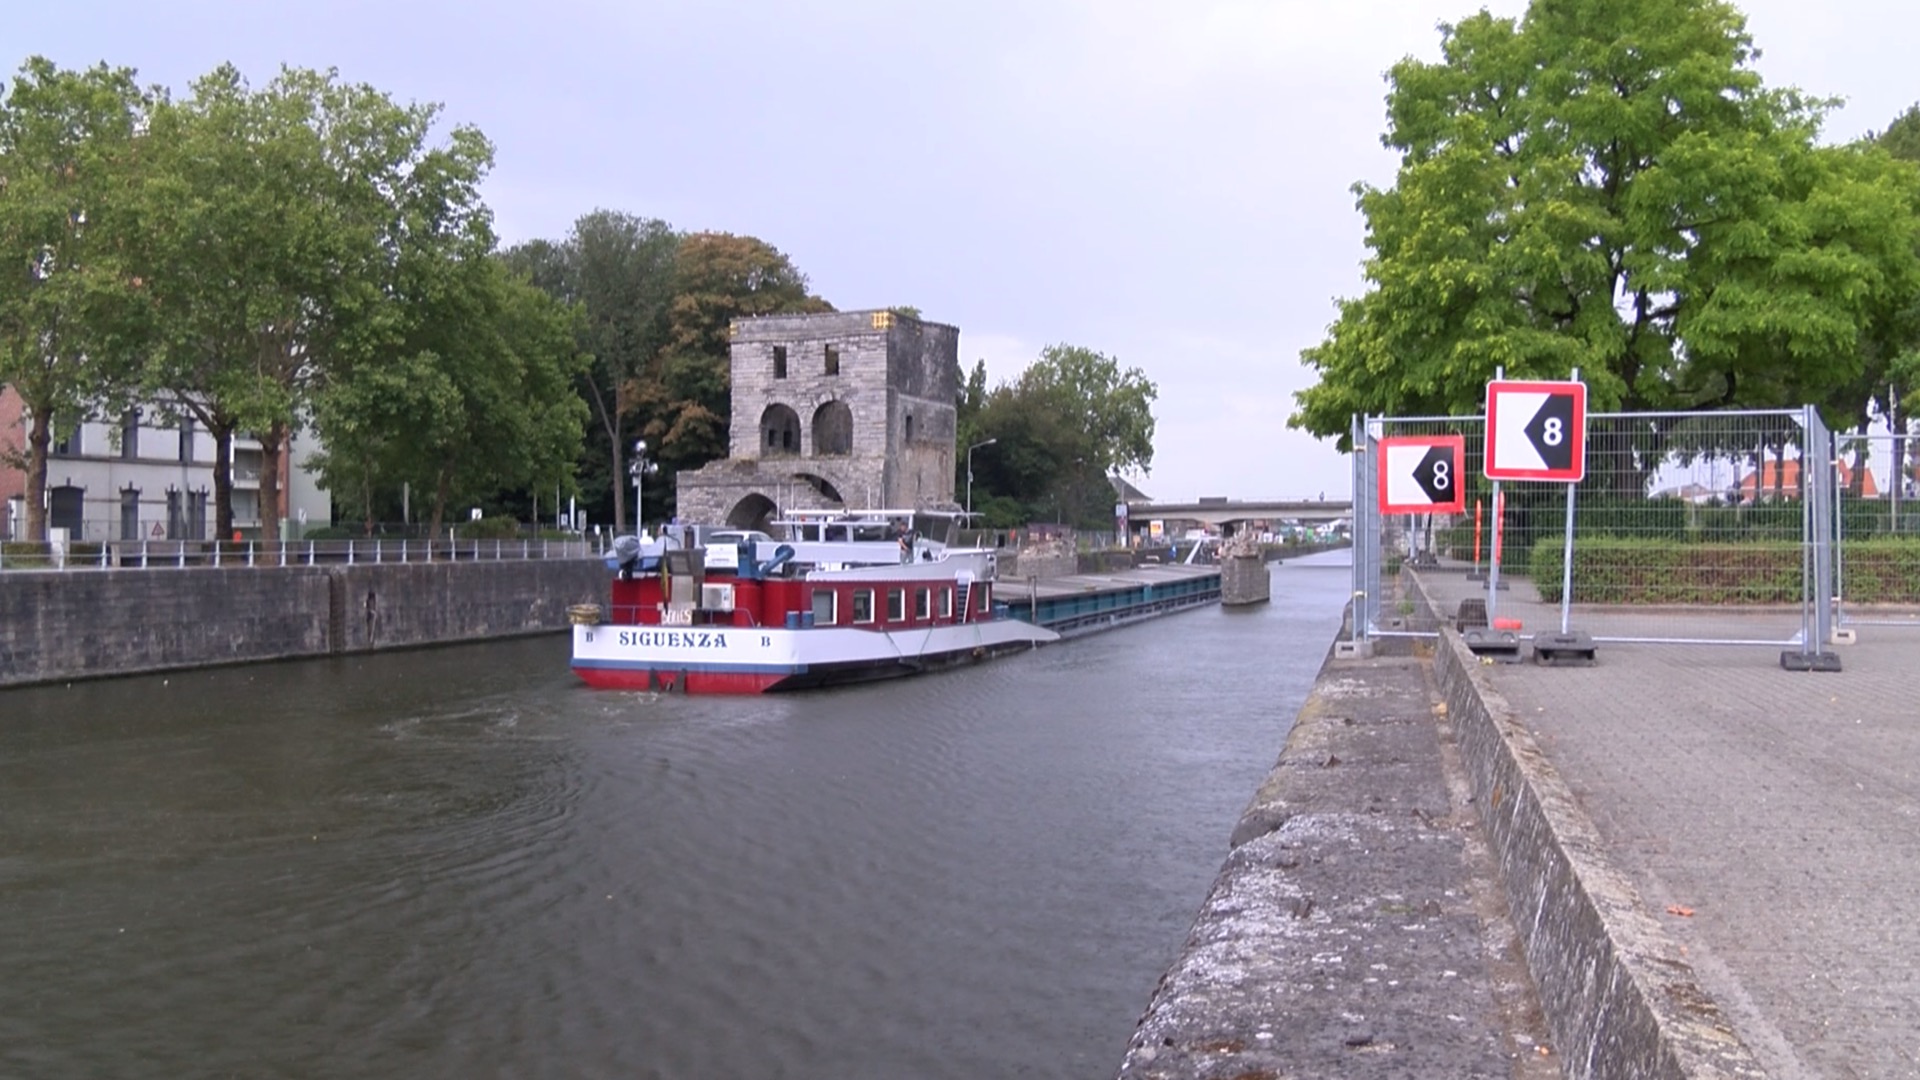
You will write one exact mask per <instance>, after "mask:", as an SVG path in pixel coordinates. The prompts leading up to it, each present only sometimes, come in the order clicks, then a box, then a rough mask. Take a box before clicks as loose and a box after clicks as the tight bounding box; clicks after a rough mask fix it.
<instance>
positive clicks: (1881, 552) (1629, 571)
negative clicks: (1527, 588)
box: [1528, 537, 1920, 604]
mask: <svg viewBox="0 0 1920 1080" xmlns="http://www.w3.org/2000/svg"><path fill="white" fill-rule="evenodd" d="M1563 546H1564V545H1562V544H1549V543H1541V544H1536V545H1534V548H1533V552H1532V557H1531V559H1530V561H1529V564H1528V565H1529V569H1530V570H1531V571H1532V573H1533V581H1534V586H1535V587H1536V588H1537V589H1539V591H1540V599H1541V600H1542V601H1544V602H1546V603H1559V602H1560V582H1561V577H1562V567H1561V560H1560V553H1561V550H1562V548H1563ZM1803 557H1804V552H1803V550H1802V547H1801V545H1800V544H1798V543H1790V542H1784V541H1755V542H1751V543H1743V544H1674V543H1667V542H1663V541H1658V540H1640V539H1621V538H1618V537H1594V538H1590V539H1584V540H1577V541H1576V542H1575V544H1574V549H1573V596H1574V599H1575V600H1578V601H1580V602H1581V603H1587V604H1797V603H1799V602H1800V600H1801V597H1802V595H1803V592H1804V588H1805V586H1804V584H1803V582H1802V580H1801V578H1802V574H1803ZM1841 557H1842V560H1843V565H1844V568H1845V570H1844V573H1845V580H1844V581H1843V582H1842V586H1843V588H1844V592H1845V595H1846V598H1847V599H1848V600H1849V601H1852V602H1854V603H1862V604H1874V603H1905V604H1912V603H1920V543H1917V542H1915V541H1912V540H1892V539H1879V540H1859V541H1849V542H1847V543H1845V544H1843V545H1841Z"/></svg>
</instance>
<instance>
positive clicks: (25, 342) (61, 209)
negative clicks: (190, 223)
mask: <svg viewBox="0 0 1920 1080" xmlns="http://www.w3.org/2000/svg"><path fill="white" fill-rule="evenodd" d="M150 106H151V98H150V95H148V94H147V93H146V92H144V91H142V90H141V89H140V88H139V87H138V86H137V85H136V84H135V82H134V75H133V72H132V71H130V70H127V69H124V68H122V69H114V68H108V67H106V66H105V65H101V66H97V67H94V68H90V69H88V70H86V71H66V70H62V69H60V68H58V67H56V66H55V65H54V64H53V63H51V62H50V61H48V60H45V59H43V58H40V57H34V58H32V59H30V60H28V61H27V62H26V63H25V64H23V65H22V66H21V69H20V72H19V74H18V75H16V76H15V77H14V80H13V82H12V84H11V87H10V89H9V90H8V93H7V95H6V97H5V99H4V101H0V262H4V264H5V265H6V266H7V267H9V271H8V272H7V273H4V274H0V383H4V384H7V385H10V386H12V387H13V389H14V391H15V392H16V393H17V394H19V396H20V400H21V403H22V404H23V405H24V406H25V409H26V415H27V421H28V426H27V445H26V447H25V452H24V454H23V455H22V457H23V458H24V460H23V461H20V462H17V463H15V464H16V465H17V466H24V468H25V470H26V493H25V494H26V499H25V501H26V512H27V518H26V530H27V535H28V536H30V537H33V538H35V539H43V538H45V536H46V524H47V522H46V511H45V506H46V490H47V452H48V448H49V447H50V445H51V443H52V440H53V437H54V436H55V435H56V434H65V433H67V432H70V431H71V430H72V429H73V427H74V426H75V425H77V424H78V422H79V421H80V420H81V419H82V418H83V417H85V416H88V415H91V414H93V413H94V412H95V411H96V410H98V409H101V408H103V407H105V408H112V407H114V400H115V399H116V397H119V396H120V395H119V391H120V390H121V389H122V388H123V386H124V382H125V378H124V372H125V370H126V367H127V360H128V359H129V357H130V355H131V354H133V353H134V352H137V350H138V347H139V324H140V320H139V318H138V312H139V311H140V309H141V308H142V306H143V301H142V300H141V299H140V296H141V293H142V291H143V284H144V283H143V282H142V281H141V280H140V279H139V276H138V273H137V270H136V269H135V267H134V266H133V265H132V262H131V260H130V258H129V255H130V252H129V239H128V238H129V236H130V234H131V233H132V232H134V231H135V229H136V225H135V222H136V221H137V220H138V216H139V211H138V200H137V199H135V198H133V197H132V196H131V194H130V192H131V190H132V189H133V187H134V186H135V181H136V178H137V176H138V174H139V170H140V169H141V168H142V167H143V163H142V160H141V153H140V150H141V141H142V140H141V139H140V137H139V132H140V129H141V126H142V124H143V123H144V121H145V117H146V115H147V112H148V110H149V108H150Z"/></svg>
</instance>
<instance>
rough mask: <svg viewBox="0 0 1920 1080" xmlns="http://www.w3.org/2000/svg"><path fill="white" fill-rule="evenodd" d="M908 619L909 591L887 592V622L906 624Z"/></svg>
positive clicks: (895, 590) (890, 590)
mask: <svg viewBox="0 0 1920 1080" xmlns="http://www.w3.org/2000/svg"><path fill="white" fill-rule="evenodd" d="M906 618H907V590H905V589H888V590H887V621H888V622H905V621H906Z"/></svg>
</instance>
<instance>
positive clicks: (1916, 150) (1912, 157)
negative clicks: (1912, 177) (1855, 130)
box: [1875, 105, 1920, 162]
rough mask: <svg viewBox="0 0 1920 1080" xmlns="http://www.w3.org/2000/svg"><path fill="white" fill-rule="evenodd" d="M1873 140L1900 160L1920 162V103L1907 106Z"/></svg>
mask: <svg viewBox="0 0 1920 1080" xmlns="http://www.w3.org/2000/svg"><path fill="white" fill-rule="evenodd" d="M1875 141H1876V142H1878V143H1879V144H1880V148H1881V149H1882V150H1885V151H1886V152H1887V153H1889V154H1892V155H1893V156H1894V157H1896V158H1899V159H1900V160H1901V161H1912V162H1920V105H1910V106H1908V107H1907V111H1906V112H1903V113H1901V114H1900V115H1899V116H1897V117H1895V118H1894V121H1893V123H1891V124H1888V125H1887V130H1885V131H1883V132H1881V133H1880V134H1879V135H1878V136H1876V137H1875Z"/></svg>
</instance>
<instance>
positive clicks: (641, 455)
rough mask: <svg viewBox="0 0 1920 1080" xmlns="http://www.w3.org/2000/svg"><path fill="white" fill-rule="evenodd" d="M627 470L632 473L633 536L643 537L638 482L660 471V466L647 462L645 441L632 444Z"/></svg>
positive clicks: (643, 528) (644, 527) (644, 530)
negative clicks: (630, 459)
mask: <svg viewBox="0 0 1920 1080" xmlns="http://www.w3.org/2000/svg"><path fill="white" fill-rule="evenodd" d="M627 469H628V471H630V472H632V473H633V535H635V536H644V535H645V534H646V526H645V525H643V524H642V522H643V521H644V520H645V518H644V517H643V516H642V515H641V513H640V481H641V479H642V478H643V477H645V476H646V475H647V474H648V473H653V472H658V471H660V466H658V465H655V464H654V463H653V462H651V461H648V460H647V440H645V439H640V440H637V441H636V442H635V443H634V444H633V461H632V463H631V464H629V465H628V466H627Z"/></svg>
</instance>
